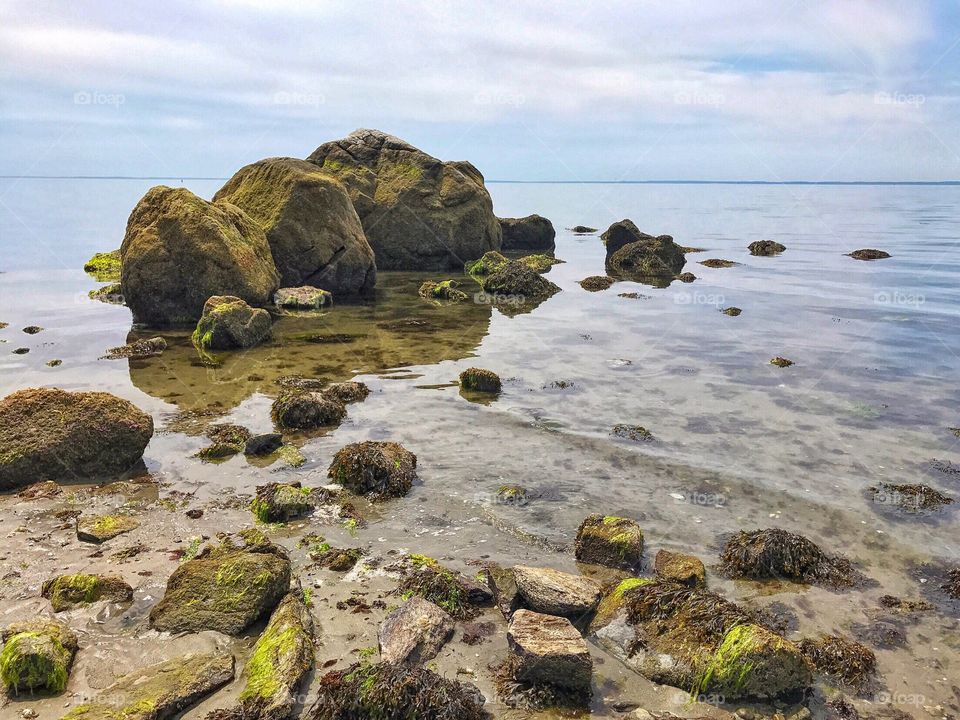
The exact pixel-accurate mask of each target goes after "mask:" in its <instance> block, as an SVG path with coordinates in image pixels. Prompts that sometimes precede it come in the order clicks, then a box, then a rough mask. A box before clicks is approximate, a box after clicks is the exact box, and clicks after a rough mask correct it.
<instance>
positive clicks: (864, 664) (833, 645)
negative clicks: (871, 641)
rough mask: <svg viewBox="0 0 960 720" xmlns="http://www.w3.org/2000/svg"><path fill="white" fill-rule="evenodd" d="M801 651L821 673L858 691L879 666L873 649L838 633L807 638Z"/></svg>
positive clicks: (801, 646)
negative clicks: (814, 638) (815, 638)
mask: <svg viewBox="0 0 960 720" xmlns="http://www.w3.org/2000/svg"><path fill="white" fill-rule="evenodd" d="M800 652H801V653H803V656H804V657H805V658H807V660H808V661H809V662H810V664H811V665H812V666H813V668H814V669H815V670H816V671H817V672H818V673H820V674H821V675H826V676H827V677H830V678H833V679H834V680H836V681H837V682H838V683H839V684H840V685H843V686H847V687H851V688H853V689H854V690H857V691H859V690H861V689H862V688H863V687H864V686H865V685H866V684H867V682H868V681H869V680H870V679H871V678H872V677H873V675H874V673H875V672H876V670H877V656H876V655H874V653H873V650H871V649H870V648H868V647H867V646H866V645H862V644H860V643H858V642H855V641H853V640H847V639H846V638H842V637H840V636H838V635H823V636H821V637H820V638H819V639H817V640H812V639H810V638H805V639H803V640H801V641H800Z"/></svg>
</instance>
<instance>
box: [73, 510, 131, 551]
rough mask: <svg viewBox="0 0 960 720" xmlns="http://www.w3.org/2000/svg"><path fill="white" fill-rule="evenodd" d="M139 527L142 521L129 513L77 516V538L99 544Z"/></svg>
mask: <svg viewBox="0 0 960 720" xmlns="http://www.w3.org/2000/svg"><path fill="white" fill-rule="evenodd" d="M138 527H140V523H139V522H138V521H137V520H135V519H134V518H132V517H130V516H128V515H82V516H81V517H79V518H77V539H78V540H80V541H81V542H88V543H96V544H97V545H99V544H100V543H105V542H106V541H107V540H113V538H115V537H118V536H119V535H124V534H125V533H128V532H131V531H133V530H136V529H137V528H138Z"/></svg>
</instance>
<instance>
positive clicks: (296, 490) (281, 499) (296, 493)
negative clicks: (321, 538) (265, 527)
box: [250, 482, 330, 523]
mask: <svg viewBox="0 0 960 720" xmlns="http://www.w3.org/2000/svg"><path fill="white" fill-rule="evenodd" d="M256 492H257V496H256V497H255V498H254V499H253V501H252V502H251V503H250V512H252V513H253V515H254V517H256V519H257V520H258V521H260V522H263V523H283V522H287V521H289V520H292V519H294V518H298V517H301V516H303V515H306V514H308V513H310V512H311V511H312V510H313V509H314V508H315V507H316V506H317V505H320V504H321V503H323V502H325V501H326V500H328V499H329V497H330V494H329V492H327V491H326V490H323V489H316V488H305V487H303V486H302V485H300V483H298V482H295V483H290V484H289V485H288V484H285V483H276V482H271V483H267V484H266V485H259V486H257V491H256Z"/></svg>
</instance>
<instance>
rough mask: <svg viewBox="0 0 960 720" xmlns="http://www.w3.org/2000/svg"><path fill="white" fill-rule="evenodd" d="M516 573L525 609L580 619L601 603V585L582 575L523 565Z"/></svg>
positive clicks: (514, 570) (514, 569)
mask: <svg viewBox="0 0 960 720" xmlns="http://www.w3.org/2000/svg"><path fill="white" fill-rule="evenodd" d="M513 574H514V578H515V579H516V583H517V590H518V591H519V593H520V597H521V598H523V604H524V606H525V607H527V608H529V609H531V610H534V611H536V612H540V613H547V614H548V615H563V616H570V617H573V618H575V619H579V618H580V617H582V616H584V615H586V614H587V613H589V612H590V611H591V610H593V609H594V608H595V607H596V606H597V603H598V602H599V601H600V585H599V584H598V583H596V582H595V581H593V580H591V579H590V578H586V577H583V576H581V575H571V574H570V573H564V572H560V571H558V570H552V569H550V568H534V567H528V566H524V565H517V566H516V567H514V568H513ZM514 615H516V613H514Z"/></svg>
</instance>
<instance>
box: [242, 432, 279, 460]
mask: <svg viewBox="0 0 960 720" xmlns="http://www.w3.org/2000/svg"><path fill="white" fill-rule="evenodd" d="M281 445H283V435H281V434H280V433H263V434H262V435H254V436H253V437H251V438H250V439H249V440H247V442H246V444H245V445H244V447H243V453H244V455H253V456H255V457H258V456H263V455H269V454H270V453H272V452H276V451H277V450H279V449H280V446H281Z"/></svg>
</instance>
